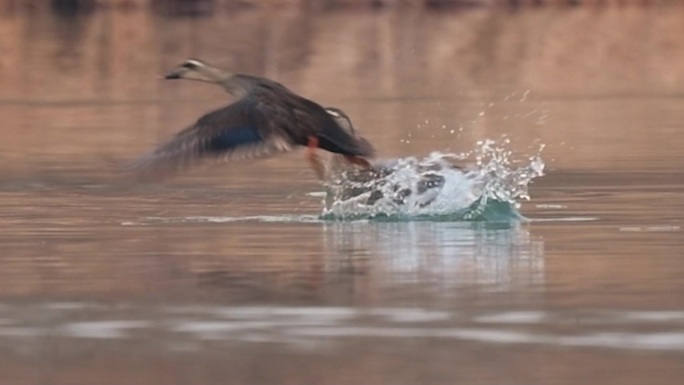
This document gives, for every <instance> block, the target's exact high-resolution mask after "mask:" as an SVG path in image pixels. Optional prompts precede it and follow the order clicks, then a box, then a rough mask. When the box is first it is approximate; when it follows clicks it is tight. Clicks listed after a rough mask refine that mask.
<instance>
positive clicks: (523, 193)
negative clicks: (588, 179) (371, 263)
mask: <svg viewBox="0 0 684 385" xmlns="http://www.w3.org/2000/svg"><path fill="white" fill-rule="evenodd" d="M509 144H510V140H509V139H508V138H503V139H501V140H499V141H495V140H489V139H488V140H484V141H480V142H477V146H476V148H475V149H474V150H472V151H469V152H466V153H462V154H445V153H441V152H433V153H431V154H430V155H428V156H427V157H425V158H422V159H419V158H415V157H408V158H402V159H396V160H393V161H391V162H385V163H382V164H379V165H378V167H377V170H376V171H373V172H367V171H358V170H348V169H344V170H341V171H339V172H336V173H333V174H332V175H331V177H330V178H329V180H328V182H327V184H326V193H327V194H326V198H325V209H324V211H323V214H322V217H323V218H324V219H331V220H350V219H374V220H390V221H392V220H431V221H434V220H444V221H488V222H501V221H504V222H505V221H512V220H522V219H524V218H523V217H522V215H521V214H520V213H519V211H518V209H519V207H520V201H521V200H529V199H530V197H529V193H528V186H529V184H530V182H531V181H532V180H533V179H534V178H537V177H540V176H542V175H543V172H544V162H543V160H542V159H541V156H540V154H541V152H542V151H543V148H544V146H543V145H540V146H539V148H538V149H537V150H536V153H535V154H534V155H530V156H528V157H527V158H526V159H523V160H515V159H514V158H513V152H512V151H511V150H510V149H509V148H508V146H509ZM463 165H467V166H463Z"/></svg>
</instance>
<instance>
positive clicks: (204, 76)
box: [164, 59, 230, 83]
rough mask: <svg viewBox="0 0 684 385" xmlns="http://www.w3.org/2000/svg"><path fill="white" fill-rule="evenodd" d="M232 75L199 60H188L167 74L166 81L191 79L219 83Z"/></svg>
mask: <svg viewBox="0 0 684 385" xmlns="http://www.w3.org/2000/svg"><path fill="white" fill-rule="evenodd" d="M229 76H230V75H229V74H228V73H226V72H225V71H223V70H220V69H218V68H216V67H212V66H210V65H209V64H207V63H206V62H204V61H202V60H198V59H188V60H186V61H184V62H183V63H181V64H180V65H179V66H177V67H176V68H174V69H173V70H171V71H170V72H169V73H167V74H166V75H165V76H164V78H165V79H189V80H199V81H203V82H210V83H218V82H221V81H223V80H224V79H226V78H227V77H229Z"/></svg>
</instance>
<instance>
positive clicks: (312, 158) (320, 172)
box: [306, 136, 325, 180]
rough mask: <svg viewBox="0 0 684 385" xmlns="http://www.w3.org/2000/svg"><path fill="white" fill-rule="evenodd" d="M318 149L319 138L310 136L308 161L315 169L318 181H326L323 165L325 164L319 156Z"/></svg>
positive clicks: (307, 151) (307, 152)
mask: <svg viewBox="0 0 684 385" xmlns="http://www.w3.org/2000/svg"><path fill="white" fill-rule="evenodd" d="M316 149H318V138H317V137H315V136H309V141H308V144H307V150H306V159H307V160H308V161H309V164H310V165H311V168H313V170H314V171H315V172H316V176H317V177H318V179H320V180H325V165H323V162H322V161H321V158H320V157H319V156H318V153H317V152H316Z"/></svg>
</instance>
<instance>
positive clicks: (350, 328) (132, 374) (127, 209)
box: [0, 7, 684, 385]
mask: <svg viewBox="0 0 684 385" xmlns="http://www.w3.org/2000/svg"><path fill="white" fill-rule="evenodd" d="M682 17H684V7H613V8H611V7H606V8H602V7H598V8H596V7H588V8H582V7H578V8H533V9H529V10H517V11H514V12H513V11H512V12H509V11H507V10H505V9H494V10H491V9H486V8H476V9H470V10H467V11H449V12H442V13H437V12H429V11H422V10H419V9H403V10H397V9H391V8H390V9H385V10H381V11H377V12H376V11H368V10H355V9H351V10H343V11H339V10H338V11H335V12H323V11H320V12H311V13H307V12H300V11H293V10H279V11H277V12H276V11H260V10H223V9H220V10H217V11H216V12H215V13H214V14H210V15H207V16H205V17H186V16H183V15H173V14H172V15H169V14H165V13H163V12H161V13H160V12H156V11H154V10H153V9H152V10H151V9H148V8H136V7H122V8H112V9H108V10H98V11H93V12H91V13H85V14H76V15H71V14H68V13H66V14H60V13H53V12H50V11H49V10H47V9H42V8H35V9H23V8H21V7H6V8H5V9H3V10H2V11H1V12H0V52H2V55H1V56H2V57H0V67H1V71H0V85H2V86H1V87H0V116H1V117H2V123H1V127H2V129H0V160H1V161H2V162H0V207H1V208H2V209H1V211H0V227H1V228H2V232H0V248H1V250H2V253H0V266H1V268H0V379H2V382H3V383H8V384H10V383H11V384H94V383H97V384H276V383H277V384H352V383H357V384H378V383H386V384H454V383H466V384H468V383H472V384H475V383H477V384H579V383H582V384H620V385H625V384H643V383H649V384H679V383H681V378H684V364H683V363H684V258H683V256H684V236H683V234H682V226H684V224H683V219H684V214H683V213H684V195H682V189H683V188H684V175H683V174H682V166H684V155H683V152H682V150H681V149H682V148H684V135H682V125H683V124H684V123H683V122H684V71H682V69H683V68H684V41H683V40H682V39H681V37H682V36H684V24H683V23H681V20H682ZM187 57H198V58H203V59H206V60H208V61H210V62H212V63H215V64H217V65H220V66H222V67H225V68H230V69H232V70H234V71H235V72H246V73H252V74H257V75H263V76H267V77H270V78H274V79H277V80H278V81H280V82H282V83H284V84H286V85H287V86H289V87H290V88H292V89H293V90H295V91H296V92H298V93H300V94H302V95H305V96H307V97H309V98H311V99H313V100H316V101H318V102H320V103H321V104H323V105H326V106H336V107H339V108H342V109H344V110H345V111H346V112H347V113H348V114H349V115H350V116H351V117H352V119H353V121H354V124H355V126H356V128H357V129H358V130H359V131H360V132H362V134H363V135H364V136H366V137H367V138H368V139H369V140H371V141H372V142H373V143H374V144H375V146H376V147H377V148H378V150H379V157H380V158H383V159H399V160H406V159H411V157H414V158H416V159H418V160H420V159H423V158H424V157H429V156H430V154H431V153H433V152H439V153H440V154H448V153H452V154H464V153H470V155H469V156H468V157H466V160H464V162H465V163H470V164H471V165H474V166H473V167H475V168H476V169H478V170H484V169H485V168H486V167H485V166H487V165H490V166H496V167H495V168H496V170H495V172H494V174H496V175H494V176H493V177H492V178H493V179H492V180H493V181H494V182H496V183H495V184H496V189H498V190H496V191H497V192H498V193H507V192H511V191H512V190H513V189H516V188H521V192H520V194H513V197H511V199H512V203H514V204H505V205H503V206H501V205H497V204H496V202H495V199H490V200H489V203H488V204H487V207H486V208H487V210H489V211H487V212H488V213H489V214H487V215H484V216H479V217H478V216H474V217H467V218H466V217H463V216H462V215H461V214H462V213H460V214H458V215H460V216H458V215H449V214H453V213H451V212H450V211H449V210H452V209H453V207H452V206H449V204H450V203H453V202H455V201H456V200H457V199H461V198H463V196H464V195H463V194H464V193H463V192H458V191H456V190H449V191H445V192H444V194H443V195H441V196H440V197H439V200H438V202H439V203H440V204H441V205H442V206H440V210H442V211H439V212H436V213H435V212H427V213H426V212H425V211H420V210H419V211H418V212H413V211H410V212H403V211H402V212H400V213H399V214H400V215H389V216H383V215H375V216H370V215H368V213H362V215H360V220H355V221H351V220H346V219H342V220H340V218H339V217H334V218H329V217H325V216H322V215H321V214H323V212H324V204H323V202H322V201H323V198H322V196H323V195H324V193H323V191H324V186H322V185H321V183H320V182H318V181H317V179H316V178H315V176H314V174H313V172H312V171H311V170H309V169H308V168H307V167H306V162H305V161H304V157H303V154H302V153H301V152H297V153H293V154H288V155H285V156H282V157H279V158H277V159H271V160H264V161H257V162H247V163H234V164H224V165H219V166H208V167H203V168H199V169H196V170H195V171H194V172H193V173H191V174H189V175H184V176H179V177H175V178H171V179H168V180H165V181H161V182H154V183H151V182H150V183H146V182H142V183H132V182H131V181H130V180H127V179H126V178H124V177H122V175H121V173H120V172H119V170H120V166H121V165H122V164H125V163H126V162H128V161H130V160H132V159H135V158H136V157H137V156H139V155H141V154H143V153H145V152H146V151H149V150H150V149H151V148H153V147H154V146H156V145H157V144H159V143H161V142H163V141H164V140H165V139H167V138H168V137H170V136H171V135H173V133H175V132H176V131H178V130H180V129H181V128H183V127H185V126H186V125H189V124H191V123H192V122H193V121H194V120H195V119H197V117H198V116H200V115H201V114H203V113H204V112H207V111H209V110H210V109H212V108H216V107H219V106H222V105H225V104H227V103H228V102H229V100H230V99H229V98H228V97H227V95H225V94H224V93H223V92H222V91H221V90H220V89H218V88H213V87H212V86H209V85H205V84H196V83H193V82H183V81H164V80H160V79H159V76H160V75H162V74H164V72H165V71H167V70H168V69H170V68H172V67H173V66H175V65H176V64H178V63H180V62H181V61H182V60H184V59H185V58H187ZM487 146H489V147H488V148H489V152H487V154H488V155H487V156H488V158H487V157H485V158H487V159H485V161H483V158H482V156H480V157H478V154H479V155H483V151H485V150H484V147H487ZM485 152H486V151H485ZM497 154H498V155H497ZM432 156H438V157H439V156H441V155H439V154H438V155H435V154H433V155H432ZM497 156H498V157H497ZM492 157H494V160H492ZM478 160H480V161H481V162H480V163H479V164H478V163H477V161H478ZM533 162H539V163H536V164H537V166H538V167H537V171H539V172H543V174H544V175H543V176H538V175H534V177H531V178H530V179H531V180H525V181H524V182H520V183H517V182H519V181H520V179H516V178H518V177H516V178H513V179H511V178H510V174H509V173H508V172H509V171H514V170H518V169H520V168H524V167H526V166H529V165H530V164H532V163H533ZM542 165H543V167H541V166H542ZM487 170H488V171H487V172H489V171H491V170H490V169H487ZM488 175H489V174H488ZM461 176H462V175H461ZM458 178H460V176H453V175H451V176H448V177H447V182H449V183H452V184H453V185H454V186H456V187H458V186H462V184H461V183H456V182H459V181H460V179H458ZM507 178H508V179H507ZM528 182H529V183H528ZM455 191H456V192H455ZM469 191H470V190H469ZM525 194H529V196H530V199H529V200H526V199H523V197H524V195H525ZM513 198H515V199H513ZM515 203H518V204H519V207H517V208H516V205H515ZM348 210H352V212H351V214H354V213H355V211H353V210H355V208H354V207H352V208H351V209H349V208H348ZM400 210H403V209H400ZM380 214H382V213H380ZM390 214H396V213H390ZM414 214H415V215H414ZM490 214H491V215H490ZM517 214H520V215H521V216H523V217H524V218H519V219H514V218H515V217H517ZM347 219H348V218H347ZM357 219H358V218H357ZM502 219H503V220H502Z"/></svg>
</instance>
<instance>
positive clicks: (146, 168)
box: [131, 98, 295, 177]
mask: <svg viewBox="0 0 684 385" xmlns="http://www.w3.org/2000/svg"><path fill="white" fill-rule="evenodd" d="M294 147H295V144H294V143H293V142H292V141H291V139H290V138H288V137H287V136H286V135H284V134H283V133H282V132H280V131H278V130H277V127H274V126H273V125H272V124H271V123H270V121H269V119H268V118H267V117H266V116H265V114H264V113H263V111H262V110H261V109H260V108H259V105H258V103H256V102H254V101H251V100H249V99H244V98H243V99H240V100H238V101H236V102H235V103H233V104H231V105H229V106H227V107H224V108H221V109H219V110H216V111H213V112H210V113H208V114H206V115H204V116H202V117H201V118H200V119H199V120H198V121H197V122H196V123H195V124H193V125H192V126H190V127H188V128H186V129H184V130H183V131H181V132H179V133H178V134H176V136H175V137H173V138H172V139H171V140H170V141H169V142H167V143H166V144H163V145H161V146H160V147H158V148H157V149H155V150H154V151H152V152H150V153H149V154H147V155H145V156H143V157H142V158H140V159H138V160H137V161H135V162H134V163H133V164H132V165H131V170H132V171H134V172H135V173H136V174H138V175H142V176H154V177H161V176H166V175H168V174H173V173H177V172H180V171H183V170H185V169H187V168H189V167H190V166H193V165H195V164H198V163H200V162H203V161H207V160H213V161H238V160H246V159H255V158H264V157H268V156H271V155H274V154H277V153H281V152H286V151H290V150H292V149H293V148H294Z"/></svg>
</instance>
